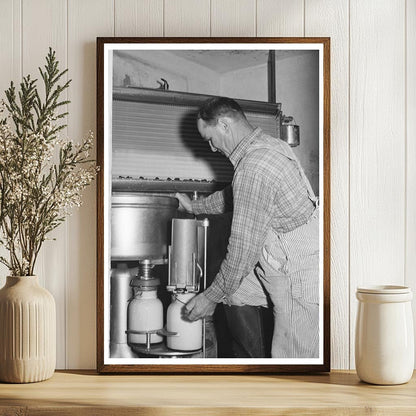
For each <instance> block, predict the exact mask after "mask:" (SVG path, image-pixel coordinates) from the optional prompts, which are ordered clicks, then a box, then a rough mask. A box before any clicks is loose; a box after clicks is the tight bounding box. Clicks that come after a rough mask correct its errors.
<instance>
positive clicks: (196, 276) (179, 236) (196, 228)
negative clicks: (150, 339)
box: [166, 218, 209, 357]
mask: <svg viewBox="0 0 416 416" xmlns="http://www.w3.org/2000/svg"><path fill="white" fill-rule="evenodd" d="M208 225H209V222H208V220H207V219H205V220H203V221H197V220H196V219H177V218H175V219H173V220H172V245H171V246H170V247H169V276H168V285H167V287H166V288H167V290H168V291H170V292H172V303H171V304H170V305H169V308H168V312H167V322H166V328H167V331H168V332H169V333H175V334H176V336H169V335H168V337H167V341H166V342H167V347H168V348H170V349H174V350H180V351H191V350H194V351H196V350H199V349H201V347H202V349H203V356H204V357H205V350H206V348H205V320H198V321H194V322H192V321H189V320H188V319H187V318H186V316H185V315H184V311H183V308H184V306H185V304H187V303H188V302H189V301H190V300H191V299H192V298H193V297H194V296H196V294H197V293H198V292H199V289H200V287H201V279H202V278H204V281H203V282H202V285H203V289H205V287H206V281H205V279H206V277H205V276H206V251H205V249H206V236H207V227H208ZM201 236H202V237H203V239H201ZM198 243H199V244H198ZM201 243H202V244H201ZM201 252H202V253H201ZM201 254H202V255H201ZM201 259H202V263H203V267H204V270H203V269H202V267H201V264H200V262H201Z"/></svg>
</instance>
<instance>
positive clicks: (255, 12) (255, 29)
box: [254, 0, 258, 37]
mask: <svg viewBox="0 0 416 416" xmlns="http://www.w3.org/2000/svg"><path fill="white" fill-rule="evenodd" d="M254 2H255V10H254V16H255V17H254V36H256V37H257V13H258V12H257V0H255V1H254Z"/></svg>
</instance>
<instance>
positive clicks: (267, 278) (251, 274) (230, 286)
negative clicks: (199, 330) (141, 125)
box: [177, 97, 319, 358]
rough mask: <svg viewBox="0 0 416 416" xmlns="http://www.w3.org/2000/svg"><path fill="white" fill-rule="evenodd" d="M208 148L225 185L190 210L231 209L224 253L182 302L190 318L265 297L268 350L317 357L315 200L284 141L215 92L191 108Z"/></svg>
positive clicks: (184, 203) (187, 205) (185, 201)
mask: <svg viewBox="0 0 416 416" xmlns="http://www.w3.org/2000/svg"><path fill="white" fill-rule="evenodd" d="M197 123H198V130H199V132H200V134H201V136H202V138H203V139H204V140H205V141H207V142H208V143H209V144H210V146H211V149H212V151H214V152H216V151H219V152H220V153H222V154H224V155H225V156H226V157H228V158H229V159H230V161H231V163H232V164H233V166H234V177H233V181H232V185H231V187H228V188H225V189H224V190H223V191H219V192H216V193H214V194H212V195H210V196H209V197H207V198H204V199H200V200H196V201H190V200H189V198H188V197H187V196H186V195H184V194H177V197H178V199H179V202H180V205H181V207H182V208H183V209H185V210H187V211H188V212H192V213H194V214H219V213H223V212H225V211H227V210H230V208H231V209H232V210H233V220H232V226H231V235H230V238H229V242H228V248H227V255H226V257H225V259H224V260H223V262H222V264H221V267H220V270H219V272H218V274H217V275H216V277H215V279H214V281H213V282H212V284H211V286H209V287H208V288H207V289H206V290H205V291H204V292H203V293H201V294H199V295H197V296H196V297H194V298H193V299H191V301H189V302H188V304H187V305H186V308H185V309H186V312H187V314H188V318H189V319H190V320H197V319H201V318H203V317H205V316H209V315H212V314H213V313H214V310H215V307H216V305H217V303H219V302H224V303H226V304H228V305H239V306H241V305H254V306H267V298H268V297H269V298H270V300H271V302H272V303H273V312H274V320H275V327H274V333H273V341H272V353H271V355H272V357H275V358H300V357H307V358H312V357H318V356H319V215H318V207H317V199H316V198H315V196H314V194H313V191H312V189H311V186H310V184H309V181H308V180H307V178H306V176H305V174H304V172H303V169H302V168H301V166H300V164H299V162H298V161H297V159H296V157H295V155H294V153H293V152H292V150H291V148H290V147H289V146H288V145H287V144H286V143H285V142H283V141H281V140H278V139H276V138H273V137H271V136H268V135H266V134H265V133H263V132H262V130H261V129H259V128H254V127H253V126H252V125H251V124H250V123H249V122H248V121H247V119H246V117H245V115H244V113H243V111H242V110H241V108H240V106H239V105H238V103H237V102H235V101H234V100H232V99H229V98H224V97H217V98H212V99H210V100H208V101H207V102H206V103H205V104H204V105H203V107H202V108H201V109H200V111H199V114H198V121H197Z"/></svg>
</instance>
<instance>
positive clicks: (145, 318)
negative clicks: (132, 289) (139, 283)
mask: <svg viewBox="0 0 416 416" xmlns="http://www.w3.org/2000/svg"><path fill="white" fill-rule="evenodd" d="M128 329H129V330H133V331H154V330H158V329H163V304H162V302H161V301H160V299H158V297H157V291H156V290H147V291H143V292H140V291H139V292H137V293H136V295H135V296H134V298H133V299H132V300H131V301H130V303H129V307H128ZM150 341H151V344H155V343H158V342H162V341H163V337H162V336H160V335H157V334H152V335H151V338H150ZM128 342H129V343H135V344H146V334H129V335H128Z"/></svg>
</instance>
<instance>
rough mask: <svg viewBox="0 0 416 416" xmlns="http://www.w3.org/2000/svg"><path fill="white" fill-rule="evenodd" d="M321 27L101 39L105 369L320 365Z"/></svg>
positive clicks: (325, 359) (323, 359)
mask: <svg viewBox="0 0 416 416" xmlns="http://www.w3.org/2000/svg"><path fill="white" fill-rule="evenodd" d="M329 125H330V39H329V38H98V39H97V164H98V165H99V166H100V171H99V176H98V184H97V367H98V371H99V372H101V373H167V374H170V373H194V374H195V373H283V372H284V373H288V372H323V371H330V350H329V349H330V332H329V331H330V323H329V319H330V315H329V305H330V228H329V227H330V217H329V216H330V165H329V164H330V128H329Z"/></svg>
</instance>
